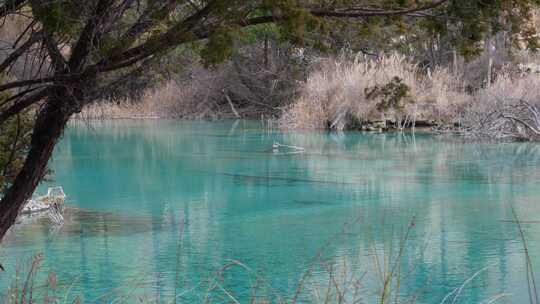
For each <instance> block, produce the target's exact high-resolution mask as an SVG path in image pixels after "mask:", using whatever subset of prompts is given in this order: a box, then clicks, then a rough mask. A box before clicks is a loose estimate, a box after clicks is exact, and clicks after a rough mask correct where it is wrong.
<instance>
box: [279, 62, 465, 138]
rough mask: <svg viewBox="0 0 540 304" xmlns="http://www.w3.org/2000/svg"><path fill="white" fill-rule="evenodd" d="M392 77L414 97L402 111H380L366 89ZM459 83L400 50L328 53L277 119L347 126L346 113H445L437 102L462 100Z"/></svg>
mask: <svg viewBox="0 0 540 304" xmlns="http://www.w3.org/2000/svg"><path fill="white" fill-rule="evenodd" d="M394 77H399V78H400V79H401V80H402V81H403V83H404V84H406V85H407V86H408V87H409V93H408V98H410V99H412V101H414V103H410V104H407V105H406V106H405V107H404V109H403V110H401V111H396V110H390V111H386V112H381V111H379V110H377V104H378V102H379V101H380V100H378V99H370V98H368V96H367V93H366V90H368V89H369V88H372V87H375V86H384V85H385V84H387V83H389V82H390V81H391V80H392V79H393V78H394ZM462 87H463V86H461V85H460V84H459V81H458V80H457V79H456V77H454V76H452V75H451V74H450V73H449V72H448V71H447V70H446V69H442V68H441V69H437V70H436V71H434V72H432V73H431V75H425V74H423V73H421V71H420V69H419V67H418V66H417V65H416V64H414V63H412V62H411V61H409V60H408V59H407V58H406V57H404V56H402V55H397V54H392V55H388V56H383V57H382V58H380V59H378V60H374V59H365V58H356V59H354V60H348V59H346V58H344V57H343V58H338V59H329V60H327V61H326V62H325V63H324V64H322V65H321V67H320V68H319V69H316V70H315V71H314V72H313V73H311V75H309V77H308V79H307V80H306V82H305V83H304V84H303V85H302V88H301V95H300V97H299V98H298V100H296V102H295V103H293V104H292V106H290V107H289V108H287V109H286V110H285V111H284V113H283V116H282V118H281V121H280V122H281V126H283V127H285V128H293V129H295V128H301V129H326V128H329V127H330V128H331V129H337V130H342V129H344V128H346V125H347V117H354V118H356V119H357V120H359V121H374V120H382V121H384V120H387V119H396V120H399V119H402V118H403V117H404V116H416V117H417V118H420V119H436V118H437V116H439V115H441V114H446V113H444V111H442V110H440V107H439V106H442V105H444V107H448V106H449V105H453V104H455V103H458V102H461V101H462V100H463V96H464V95H465V94H464V92H463V90H462V89H460V88H462Z"/></svg>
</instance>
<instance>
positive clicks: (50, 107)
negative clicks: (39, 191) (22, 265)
mask: <svg viewBox="0 0 540 304" xmlns="http://www.w3.org/2000/svg"><path fill="white" fill-rule="evenodd" d="M51 95H52V94H51ZM51 95H49V99H48V101H47V102H46V105H45V106H44V108H43V109H42V110H41V111H40V113H39V114H38V117H37V120H36V124H35V126H34V132H33V133H32V141H31V145H30V151H29V152H28V155H27V157H26V160H25V162H24V165H23V167H22V169H21V171H20V172H19V174H18V175H17V177H16V178H15V181H14V182H13V185H11V187H9V189H8V190H7V191H6V193H5V195H4V197H3V198H2V200H1V201H0V241H1V240H2V239H3V238H4V236H5V234H6V232H7V231H8V230H9V228H10V227H11V226H12V225H13V224H14V223H15V220H16V219H17V216H18V215H19V212H20V210H21V209H22V208H23V207H24V203H25V202H26V201H27V200H28V199H29V198H30V197H31V195H32V194H33V193H34V191H35V189H36V187H37V186H38V184H39V182H40V181H41V179H42V177H43V175H44V174H45V170H46V168H47V163H48V161H49V159H50V158H51V155H52V152H53V149H54V146H55V145H56V142H57V141H58V139H59V138H60V136H61V135H62V132H63V130H64V128H65V126H66V124H67V121H68V120H69V117H70V116H71V112H70V111H69V110H68V109H66V105H67V104H69V101H68V99H70V97H68V96H66V95H64V94H59V95H56V96H51Z"/></svg>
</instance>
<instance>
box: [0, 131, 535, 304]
mask: <svg viewBox="0 0 540 304" xmlns="http://www.w3.org/2000/svg"><path fill="white" fill-rule="evenodd" d="M274 141H278V142H280V143H284V144H290V145H297V146H302V147H305V152H304V153H289V152H290V151H288V150H286V149H280V151H278V152H274V151H272V143H273V142H274ZM51 168H52V169H53V170H54V175H53V176H52V178H53V180H52V181H50V182H48V183H47V185H42V186H41V187H40V191H42V192H43V191H45V189H46V187H47V186H48V185H61V186H63V187H64V190H65V192H66V193H67V195H68V196H69V199H68V202H67V203H68V205H69V209H68V210H67V211H66V212H67V214H66V223H65V225H64V227H62V228H56V229H55V228H53V227H51V225H50V224H48V223H47V221H46V220H45V219H34V220H31V221H29V222H27V223H25V224H21V225H18V226H17V227H16V228H15V229H14V230H13V231H12V232H13V233H12V234H11V235H9V237H8V239H7V240H6V241H5V242H4V244H3V245H2V247H1V251H0V259H1V260H2V263H3V265H4V266H5V267H6V268H8V269H7V272H5V273H0V287H2V293H5V290H6V288H7V286H9V284H10V282H12V281H13V278H14V276H15V269H16V268H17V267H16V265H23V266H19V267H23V268H24V264H25V261H27V260H28V259H29V258H31V257H32V256H33V255H35V254H36V253H39V252H41V253H42V254H43V264H42V266H41V268H40V273H41V275H40V276H39V277H38V280H37V281H39V282H43V281H44V278H45V277H46V276H47V273H49V272H54V273H56V275H57V277H58V281H59V284H58V285H59V286H60V287H59V289H60V291H58V292H59V293H60V294H61V295H62V297H64V295H66V294H67V293H68V290H69V294H67V297H68V298H69V299H73V298H74V297H75V296H77V295H78V296H80V297H81V298H82V299H83V300H84V302H88V303H102V302H112V301H113V300H114V299H117V298H118V297H120V296H122V295H124V296H126V297H128V298H129V297H145V298H148V299H154V300H157V301H159V302H163V303H170V302H171V299H172V297H174V295H175V294H176V296H177V297H178V299H179V301H180V302H184V303H190V302H198V301H202V300H203V297H204V296H208V297H210V299H211V300H212V302H217V303H223V302H231V297H234V298H235V299H238V300H239V301H240V302H242V303H247V302H248V299H250V298H251V297H252V296H253V295H252V294H253V290H254V289H255V288H254V286H257V290H258V292H257V295H258V296H260V297H264V298H269V299H272V300H274V301H275V300H276V299H277V298H285V299H287V298H290V297H292V296H293V295H294V294H295V292H296V290H297V289H298V290H301V291H300V296H299V298H300V299H301V300H302V301H305V302H312V301H316V300H317V294H319V293H324V290H326V288H327V286H328V282H329V277H330V276H329V273H332V274H333V275H332V276H333V277H335V278H337V279H336V280H337V281H339V280H342V279H343V277H346V278H348V279H351V280H353V279H354V280H356V279H357V280H358V282H359V284H357V285H355V286H360V287H359V288H360V289H359V290H360V291H361V294H362V298H363V299H364V300H365V301H364V302H366V303H372V302H374V301H375V298H376V295H375V293H376V292H377V291H378V290H379V289H378V288H379V286H380V276H379V275H377V268H378V267H377V265H383V264H384V263H385V262H384V261H385V258H390V260H391V265H392V267H393V265H394V264H393V261H394V260H395V257H396V256H398V255H399V247H400V246H399V244H400V240H402V239H404V238H405V236H406V237H407V240H406V241H405V242H403V244H404V245H403V246H402V247H403V253H402V254H401V258H400V259H399V263H398V266H399V267H396V269H399V272H400V277H401V279H400V284H399V286H400V288H399V296H400V297H401V299H404V300H405V299H416V302H417V303H440V302H441V301H442V300H443V298H444V297H445V295H447V294H448V293H450V292H451V291H452V290H454V289H455V288H459V287H460V286H461V285H462V284H463V283H464V281H466V280H467V279H469V278H471V276H473V275H474V274H475V273H476V274H477V275H476V276H474V278H472V279H471V280H470V282H468V283H467V284H465V285H464V286H463V288H462V290H461V291H460V292H459V293H460V297H459V299H457V300H456V302H455V303H481V302H482V301H485V300H489V299H490V298H491V297H494V296H497V295H500V294H505V297H504V298H502V299H500V300H499V301H498V302H497V303H525V302H528V295H527V277H526V268H525V257H524V250H523V244H522V242H521V239H520V234H519V231H518V229H517V226H516V224H515V223H513V222H512V220H513V216H512V212H511V208H510V206H514V208H515V210H516V213H517V214H518V215H519V217H520V219H521V221H522V222H523V228H524V232H525V236H526V238H527V241H528V247H529V252H530V254H531V258H532V261H533V263H534V262H535V261H536V262H537V264H538V270H537V271H536V273H535V274H536V275H537V276H536V280H537V281H539V282H540V276H538V274H540V250H539V249H540V243H539V242H540V233H539V232H540V222H536V221H537V220H539V216H540V204H539V199H540V187H539V185H540V170H539V168H540V146H539V145H535V144H528V143H512V144H494V143H467V142H463V141H462V140H460V139H457V138H437V137H434V136H431V135H428V134H416V135H415V136H412V135H410V134H408V135H407V134H406V135H404V134H365V133H345V134H329V133H319V132H295V133H282V132H279V131H270V130H267V129H265V128H263V127H261V125H260V123H258V122H246V121H238V122H181V121H116V122H101V123H91V124H84V123H77V124H72V125H71V126H70V128H69V129H68V130H67V132H66V133H65V135H64V137H63V139H62V141H61V142H60V144H59V145H58V147H57V149H56V151H55V154H54V159H53V161H52V163H51ZM411 223H412V224H411ZM407 231H408V233H407ZM240 263H241V265H243V266H239V264H240ZM233 264H235V265H236V266H232V265H233ZM225 265H229V267H224V266H225ZM381 267H382V266H381ZM392 267H390V268H392ZM220 269H222V270H223V273H219V270H220ZM306 274H309V275H306ZM303 278H305V279H303ZM299 282H303V283H302V286H303V288H302V289H299V288H298V286H299ZM340 282H341V281H340ZM351 282H352V281H351ZM340 285H342V286H349V290H352V289H353V287H351V286H352V285H353V284H352V283H351V284H346V283H342V284H341V283H340ZM211 287H213V288H211ZM225 291H226V292H225ZM351 293H352V291H349V295H348V296H351ZM129 299H130V300H127V302H128V303H132V302H134V300H133V299H134V298H129ZM450 299H452V298H450ZM448 302H449V303H450V302H451V301H448Z"/></svg>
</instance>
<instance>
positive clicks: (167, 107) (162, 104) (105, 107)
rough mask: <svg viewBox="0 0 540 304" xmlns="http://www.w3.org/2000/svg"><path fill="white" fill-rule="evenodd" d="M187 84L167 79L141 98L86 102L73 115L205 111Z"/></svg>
mask: <svg viewBox="0 0 540 304" xmlns="http://www.w3.org/2000/svg"><path fill="white" fill-rule="evenodd" d="M193 92H194V89H193V87H192V86H191V85H190V84H186V85H180V84H178V83H177V82H175V81H172V80H171V81H168V82H166V83H164V84H163V85H161V86H158V87H156V88H152V89H149V90H148V91H146V92H145V93H144V95H143V97H142V98H141V100H140V101H136V102H135V101H131V100H127V99H125V100H121V101H116V102H113V101H102V102H98V103H94V104H91V105H88V106H86V107H85V108H84V109H83V111H82V112H81V113H79V114H77V115H76V116H75V119H139V118H140V119H148V118H183V117H192V118H193V117H195V116H197V115H200V116H203V115H206V113H205V111H204V110H202V109H200V107H199V106H200V104H196V103H195V99H194V98H193Z"/></svg>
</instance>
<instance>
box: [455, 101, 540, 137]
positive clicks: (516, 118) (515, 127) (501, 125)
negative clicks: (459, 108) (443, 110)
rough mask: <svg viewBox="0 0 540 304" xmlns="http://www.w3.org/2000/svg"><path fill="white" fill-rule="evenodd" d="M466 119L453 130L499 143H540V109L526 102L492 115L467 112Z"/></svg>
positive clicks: (493, 112)
mask: <svg viewBox="0 0 540 304" xmlns="http://www.w3.org/2000/svg"><path fill="white" fill-rule="evenodd" d="M462 116H463V117H462V119H460V123H459V125H458V126H457V127H456V128H453V130H454V131H457V133H460V134H464V135H467V136H475V137H485V138H492V139H497V140H519V141H540V109H539V108H538V106H536V105H533V104H531V103H529V102H527V101H525V100H519V101H518V102H517V103H514V104H509V105H506V106H504V107H502V108H500V109H494V110H492V111H490V112H484V111H466V112H464V113H463V114H462ZM451 129H452V128H451ZM456 129H457V130H456Z"/></svg>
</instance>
